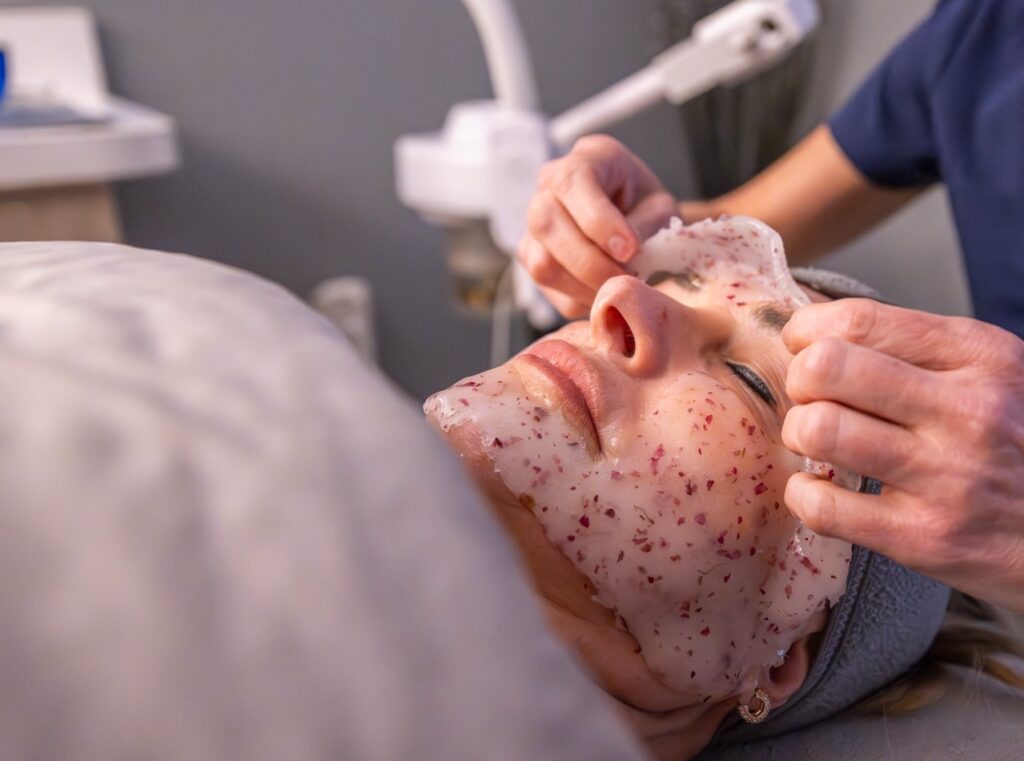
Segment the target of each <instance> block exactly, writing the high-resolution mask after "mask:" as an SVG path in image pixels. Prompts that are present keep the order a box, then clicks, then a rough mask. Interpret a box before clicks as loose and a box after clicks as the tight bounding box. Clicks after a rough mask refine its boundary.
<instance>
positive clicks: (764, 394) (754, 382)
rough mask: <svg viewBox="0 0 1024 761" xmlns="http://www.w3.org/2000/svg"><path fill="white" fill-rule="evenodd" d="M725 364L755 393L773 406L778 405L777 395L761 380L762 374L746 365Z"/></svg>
mask: <svg viewBox="0 0 1024 761" xmlns="http://www.w3.org/2000/svg"><path fill="white" fill-rule="evenodd" d="M725 364H727V365H728V366H729V369H730V370H732V372H733V374H734V375H735V376H736V377H737V378H739V379H740V380H741V381H743V382H744V383H746V384H747V385H748V386H749V387H750V389H751V390H752V391H753V392H754V393H755V394H757V395H758V396H759V397H761V398H762V399H764V400H765V401H766V402H767V403H768V404H769V405H771V406H772V407H775V406H776V404H777V403H776V401H775V396H774V395H773V394H772V392H771V389H769V388H768V384H767V383H765V382H764V381H763V380H761V376H759V375H758V374H757V373H755V372H754V371H753V370H751V369H750V368H749V367H745V366H744V365H737V364H734V363H732V362H726V363H725Z"/></svg>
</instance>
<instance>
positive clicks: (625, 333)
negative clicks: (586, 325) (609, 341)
mask: <svg viewBox="0 0 1024 761" xmlns="http://www.w3.org/2000/svg"><path fill="white" fill-rule="evenodd" d="M604 326H605V329H606V330H607V331H608V333H609V334H610V335H611V336H612V337H613V338H614V339H615V344H616V346H618V347H619V349H620V350H621V351H622V353H623V355H624V356H625V357H626V358H627V359H631V358H632V357H633V355H634V354H636V338H634V336H633V331H632V330H630V327H629V323H628V322H626V318H625V317H623V316H622V312H620V311H619V310H618V309H616V308H615V307H609V308H608V309H607V311H606V312H605V313H604Z"/></svg>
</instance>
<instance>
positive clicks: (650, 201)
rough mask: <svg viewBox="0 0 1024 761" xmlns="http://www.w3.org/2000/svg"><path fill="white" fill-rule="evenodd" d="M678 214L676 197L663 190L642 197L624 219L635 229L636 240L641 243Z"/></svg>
mask: <svg viewBox="0 0 1024 761" xmlns="http://www.w3.org/2000/svg"><path fill="white" fill-rule="evenodd" d="M678 216H679V206H678V204H677V203H676V199H675V198H673V197H672V196H671V195H669V194H668V193H665V192H661V193H654V194H652V195H649V196H647V197H646V198H644V199H642V200H641V201H640V202H639V203H637V205H636V206H634V207H633V208H632V209H630V211H629V213H628V214H627V215H626V220H627V221H628V222H629V223H630V224H631V225H632V226H633V229H634V230H635V231H636V236H637V240H638V241H639V243H641V244H643V242H644V241H645V240H647V239H648V238H650V237H651V236H652V235H654V234H655V233H656V232H658V231H659V230H661V229H662V228H663V227H666V226H667V225H668V222H669V220H670V219H672V217H678Z"/></svg>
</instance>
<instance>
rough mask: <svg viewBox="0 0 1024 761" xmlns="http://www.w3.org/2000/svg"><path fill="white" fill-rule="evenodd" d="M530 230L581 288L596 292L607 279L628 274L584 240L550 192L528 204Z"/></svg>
mask: <svg viewBox="0 0 1024 761" xmlns="http://www.w3.org/2000/svg"><path fill="white" fill-rule="evenodd" d="M529 231H530V235H531V237H533V238H534V239H535V240H536V241H537V242H538V243H539V244H540V245H541V246H543V247H544V249H545V250H546V251H547V252H548V253H549V254H551V255H552V256H553V257H554V258H555V259H557V260H558V262H559V263H560V264H561V265H562V266H563V267H564V268H565V269H566V270H567V271H568V272H569V274H570V275H572V276H573V277H574V278H576V280H578V281H579V282H580V283H582V284H583V285H585V286H587V287H588V288H590V289H592V290H594V291H597V290H598V289H599V288H600V287H601V286H602V285H604V282H605V281H606V280H609V279H610V278H613V277H618V276H619V275H625V274H627V273H626V271H625V270H624V269H622V267H620V266H619V265H618V264H616V263H615V262H613V261H612V260H611V259H609V258H608V257H607V256H606V255H605V253H604V251H602V250H601V249H600V248H598V247H597V246H595V245H594V242H593V241H592V240H590V239H589V238H587V237H586V236H585V235H584V234H583V232H582V231H581V230H580V228H579V227H577V226H576V223H575V222H573V220H572V217H570V216H569V213H568V212H567V211H566V210H565V208H564V207H563V206H562V205H561V204H560V203H559V202H558V199H556V198H555V197H554V196H553V195H552V194H551V193H550V192H549V191H544V190H541V191H538V193H537V195H536V196H534V200H533V202H532V203H531V204H530V210H529Z"/></svg>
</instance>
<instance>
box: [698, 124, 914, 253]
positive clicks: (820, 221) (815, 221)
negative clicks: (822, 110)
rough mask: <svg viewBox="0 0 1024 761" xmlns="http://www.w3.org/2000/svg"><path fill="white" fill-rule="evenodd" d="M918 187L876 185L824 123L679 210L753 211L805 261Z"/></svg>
mask: <svg viewBox="0 0 1024 761" xmlns="http://www.w3.org/2000/svg"><path fill="white" fill-rule="evenodd" d="M922 190H923V188H908V189H890V188H884V187H881V186H878V185H874V184H873V183H871V182H870V181H869V180H868V179H867V178H865V177H864V176H863V175H862V174H860V172H859V171H857V169H856V167H854V166H853V164H851V163H850V161H849V159H847V158H846V155H845V154H844V153H843V151H842V149H841V148H840V147H839V146H838V145H837V144H836V142H835V140H834V139H833V138H832V133H831V132H830V131H829V129H828V127H827V126H826V125H822V126H820V127H818V128H817V129H816V130H814V131H813V132H812V133H811V134H810V135H808V136H807V137H806V138H805V139H804V140H803V141H802V142H801V143H799V144H798V145H797V146H796V147H795V148H793V149H792V150H791V151H789V153H787V154H786V155H785V156H783V157H782V158H781V159H779V160H778V161H777V162H775V163H774V164H773V165H772V166H770V167H768V169H766V170H765V171H763V172H762V173H761V174H759V175H758V176H756V177H754V178H753V179H752V180H750V181H749V182H747V183H746V184H745V185H742V186H741V187H739V188H737V189H736V190H734V191H732V192H731V193H727V194H726V195H724V196H721V197H719V198H716V199H713V200H711V201H698V202H684V203H682V204H680V212H681V214H682V216H683V218H684V219H686V220H687V221H690V220H694V219H703V218H704V217H708V216H718V215H720V214H743V215H746V216H751V217H756V218H757V219H760V220H762V221H764V222H766V223H768V224H769V225H771V226H772V227H774V228H775V229H776V230H778V231H779V233H780V234H781V235H782V239H783V240H784V241H785V243H786V253H787V255H788V257H789V261H790V263H791V264H806V263H808V262H810V261H813V260H814V259H816V258H818V257H819V256H821V255H823V254H825V253H828V252H829V251H831V250H832V249H835V248H837V247H838V246H841V245H843V244H844V243H847V242H849V241H851V240H853V239H855V238H857V237H858V236H860V235H861V234H862V233H864V232H867V231H868V230H870V229H871V228H873V227H875V226H876V225H877V224H879V223H880V222H882V221H883V220H884V219H886V218H887V217H889V216H891V215H892V214H894V213H895V212H896V211H898V210H899V209H901V208H902V207H903V206H905V205H906V204H907V203H908V202H909V201H910V200H911V199H912V198H914V197H915V196H917V195H918V194H919V193H920V192H921V191H922Z"/></svg>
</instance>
